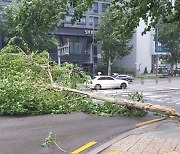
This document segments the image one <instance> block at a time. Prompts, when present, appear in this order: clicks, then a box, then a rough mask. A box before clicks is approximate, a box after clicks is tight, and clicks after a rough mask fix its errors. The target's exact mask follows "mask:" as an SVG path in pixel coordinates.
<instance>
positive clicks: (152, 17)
mask: <svg viewBox="0 0 180 154" xmlns="http://www.w3.org/2000/svg"><path fill="white" fill-rule="evenodd" d="M112 4H113V6H112V7H114V8H117V9H123V10H125V11H126V13H127V14H129V19H128V22H127V24H126V27H137V26H138V25H139V21H140V19H143V20H144V22H145V23H146V25H147V27H146V28H145V30H144V33H146V31H149V30H150V29H151V28H152V27H155V26H156V25H157V23H158V21H159V20H160V19H161V20H163V22H164V23H174V22H176V21H180V1H179V0H175V3H172V2H171V1H170V0H143V1H142V0H130V1H127V0H112ZM119 4H120V5H119ZM117 18H119V17H118V15H117Z"/></svg>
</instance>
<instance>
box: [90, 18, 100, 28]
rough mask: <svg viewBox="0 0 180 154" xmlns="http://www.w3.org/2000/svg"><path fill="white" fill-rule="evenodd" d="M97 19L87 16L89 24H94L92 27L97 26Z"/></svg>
mask: <svg viewBox="0 0 180 154" xmlns="http://www.w3.org/2000/svg"><path fill="white" fill-rule="evenodd" d="M98 20H99V18H98V17H94V16H90V17H89V25H91V26H94V27H97V25H98Z"/></svg>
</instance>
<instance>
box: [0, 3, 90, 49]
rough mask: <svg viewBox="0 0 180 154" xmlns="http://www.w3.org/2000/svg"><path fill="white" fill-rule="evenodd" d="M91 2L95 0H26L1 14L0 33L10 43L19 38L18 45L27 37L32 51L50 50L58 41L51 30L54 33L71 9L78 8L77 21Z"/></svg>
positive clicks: (75, 18) (75, 10)
mask: <svg viewBox="0 0 180 154" xmlns="http://www.w3.org/2000/svg"><path fill="white" fill-rule="evenodd" d="M79 4H81V5H79ZM91 5H92V1H85V2H84V1H83V2H82V1H81V0H78V1H77V0H62V1H59V0H22V2H19V3H12V5H8V6H7V7H5V9H4V10H3V12H2V15H1V17H0V32H1V33H3V34H4V35H5V37H6V38H7V40H6V42H8V40H9V39H11V38H16V39H17V40H15V42H14V43H15V44H16V45H19V40H24V41H25V42H27V44H28V46H29V48H30V49H31V51H36V50H39V51H43V50H48V49H50V48H52V47H53V46H54V45H56V44H57V42H56V40H55V39H54V36H53V35H49V34H48V32H49V33H50V34H52V31H53V30H55V28H56V27H57V26H58V23H59V21H60V19H64V18H65V16H66V15H67V14H68V10H69V8H71V7H73V8H74V16H73V19H72V23H73V22H75V21H76V20H77V19H79V18H80V17H81V15H82V13H83V12H84V11H86V9H87V8H88V7H90V6H91Z"/></svg>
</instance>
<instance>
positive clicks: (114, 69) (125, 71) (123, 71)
mask: <svg viewBox="0 0 180 154" xmlns="http://www.w3.org/2000/svg"><path fill="white" fill-rule="evenodd" d="M97 72H101V73H102V74H104V75H105V74H107V66H106V65H101V66H98V68H97ZM112 73H119V74H128V75H133V76H135V73H136V70H135V69H134V68H125V67H119V66H114V65H112Z"/></svg>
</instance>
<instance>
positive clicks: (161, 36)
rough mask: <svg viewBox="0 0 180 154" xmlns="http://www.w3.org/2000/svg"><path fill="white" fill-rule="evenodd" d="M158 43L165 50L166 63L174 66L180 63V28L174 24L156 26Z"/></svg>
mask: <svg viewBox="0 0 180 154" xmlns="http://www.w3.org/2000/svg"><path fill="white" fill-rule="evenodd" d="M157 39H158V42H160V43H161V44H162V45H164V46H165V47H166V48H167V51H168V52H169V54H168V55H167V56H166V60H167V62H169V63H170V64H171V65H174V64H175V65H176V64H177V63H178V62H180V28H179V26H178V24H177V23H176V22H174V23H166V24H165V23H161V24H159V25H158V38H157Z"/></svg>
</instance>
